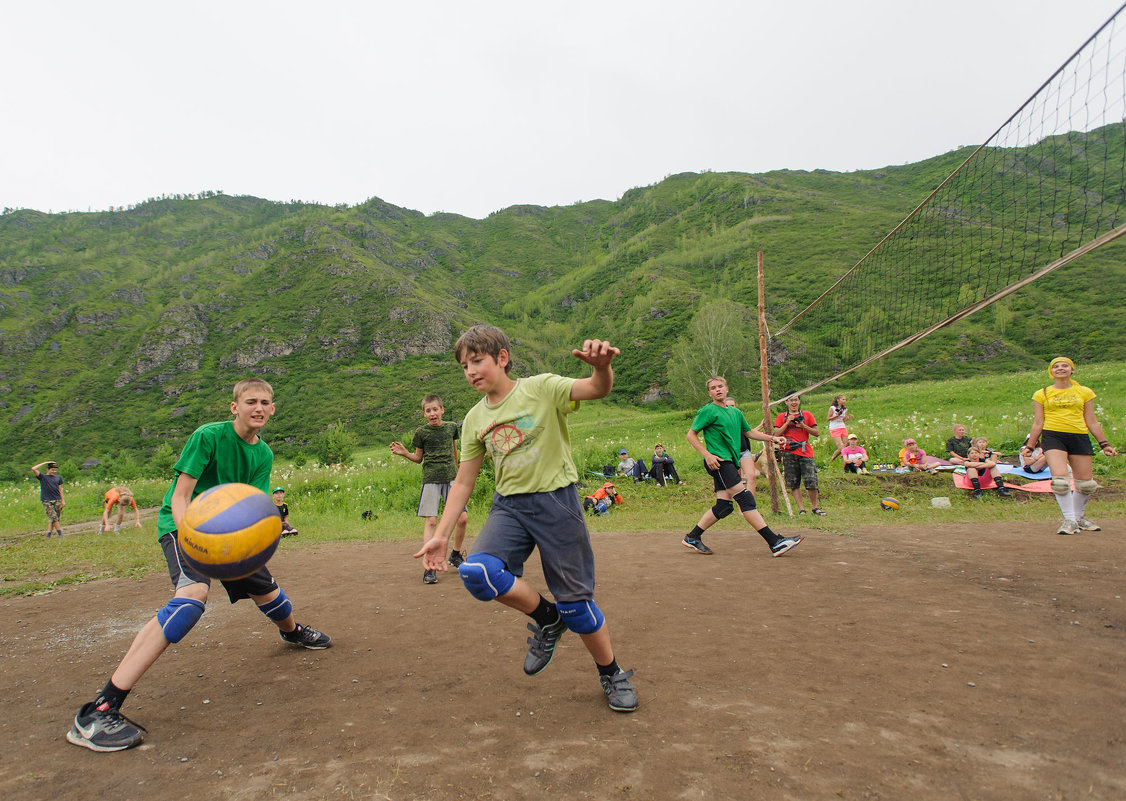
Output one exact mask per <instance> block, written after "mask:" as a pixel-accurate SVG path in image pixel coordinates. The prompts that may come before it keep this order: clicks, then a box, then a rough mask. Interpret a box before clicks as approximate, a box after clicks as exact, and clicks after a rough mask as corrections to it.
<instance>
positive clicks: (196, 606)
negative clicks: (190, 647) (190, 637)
mask: <svg viewBox="0 0 1126 801" xmlns="http://www.w3.org/2000/svg"><path fill="white" fill-rule="evenodd" d="M205 608H206V607H204V605H203V602H201V601H197V600H196V599H195V598H173V599H172V600H170V601H169V602H168V604H167V605H166V606H165V607H164V608H163V609H161V610H160V611H159V612H157V613H156V622H157V623H159V624H160V630H161V631H163V632H164V639H166V640H168V642H179V641H180V640H182V639H184V636H185V635H186V634H187V633H188V632H189V631H191V630H192V627H193V626H195V624H196V623H198V622H199V619H200V618H201V617H203V610H204V609H205Z"/></svg>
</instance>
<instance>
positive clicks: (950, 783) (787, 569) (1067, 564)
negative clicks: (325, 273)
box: [0, 521, 1126, 801]
mask: <svg viewBox="0 0 1126 801" xmlns="http://www.w3.org/2000/svg"><path fill="white" fill-rule="evenodd" d="M1103 523H1104V529H1105V530H1104V531H1103V532H1102V533H1097V534H1082V535H1077V536H1072V537H1059V536H1056V535H1055V534H1054V533H1052V527H1051V523H1050V522H1045V523H1044V524H1043V525H1028V524H1017V523H1013V524H1000V525H994V524H990V525H986V526H979V527H976V528H975V527H967V526H961V525H957V526H955V525H949V526H926V527H911V528H895V527H868V528H863V529H860V530H857V531H856V532H855V533H854V534H853V535H850V536H840V535H835V534H827V533H819V532H811V533H810V534H809V537H808V539H807V540H806V542H805V543H803V544H802V546H801V547H799V548H798V549H796V550H795V551H793V552H792V553H791V554H790V555H788V556H786V557H784V558H781V559H771V558H770V557H769V555H768V552H767V550H766V547H765V545H764V544H763V543H762V541H761V540H760V539H759V538H758V537H757V536H754V535H750V534H748V533H746V529H743V530H736V529H731V530H724V531H717V532H715V533H713V534H711V535H710V536H709V537H708V538H707V539H708V542H709V543H710V544H711V545H712V547H714V548H715V549H716V554H715V555H714V556H711V557H705V556H698V555H695V554H693V553H691V552H689V551H688V550H687V549H685V548H683V547H681V546H680V545H679V543H678V540H679V536H680V535H677V534H668V533H665V534H655V533H654V534H600V535H597V536H596V546H595V547H596V552H597V556H598V559H599V571H600V572H599V577H598V578H599V593H598V597H599V601H600V604H601V606H602V607H603V609H604V610H605V611H606V613H607V617H608V620H609V621H610V623H611V625H612V632H613V636H614V642H615V646H616V649H617V652H618V656H619V660H620V661H621V663H622V664H623V665H624V666H625V667H627V668H633V669H635V670H636V671H637V674H636V677H635V680H636V683H637V686H638V693H639V695H640V698H641V708H640V709H639V710H638V711H637V712H636V713H634V714H628V715H626V714H617V713H614V712H611V711H610V710H608V709H607V707H606V704H605V701H604V697H603V695H602V691H601V689H600V687H599V684H598V680H597V677H596V675H595V671H594V668H593V664H592V662H591V660H590V658H589V657H588V656H587V654H586V652H585V650H584V649H583V647H582V644H581V642H580V641H579V639H578V637H576V636H575V635H573V634H568V635H565V636H564V638H563V640H562V642H561V645H560V650H559V652H558V653H557V655H556V658H555V661H554V662H553V663H552V665H551V667H550V668H548V670H546V671H545V672H544V673H542V674H541V675H539V676H537V677H535V678H528V677H526V676H525V675H524V674H523V672H522V671H521V665H522V662H523V656H524V652H525V649H526V644H525V637H526V636H527V632H526V631H525V628H524V626H525V622H526V620H525V619H524V618H522V616H520V615H519V614H517V613H515V612H513V611H511V610H509V609H506V608H503V607H501V606H500V605H498V604H482V603H480V602H478V601H475V600H474V599H473V598H471V597H470V596H469V594H468V593H467V592H466V591H465V590H464V589H463V588H462V586H461V582H460V581H458V580H457V578H456V576H455V575H452V574H446V575H443V576H442V578H441V581H440V582H439V583H438V584H437V585H436V586H425V585H423V584H422V581H421V572H422V571H421V569H419V568H418V566H417V564H416V563H414V562H412V561H411V560H410V559H409V558H408V555H409V553H410V552H411V550H412V544H411V543H401V544H370V545H361V546H356V545H350V546H321V547H311V546H306V547H295V546H294V545H291V544H290V542H291V541H285V542H284V543H283V547H282V548H281V549H280V551H279V553H278V555H277V556H276V557H275V558H274V561H273V562H272V563H271V567H272V569H273V570H274V572H275V574H276V575H277V576H278V578H279V580H280V582H281V584H282V585H283V586H284V587H285V588H286V590H287V592H288V593H289V595H290V596H291V597H292V598H293V599H294V600H295V603H296V604H297V617H298V620H299V621H301V622H308V623H309V624H311V625H313V626H315V627H318V628H322V629H323V630H325V631H326V632H328V633H329V634H331V635H332V636H333V637H334V639H335V645H334V647H333V648H331V649H329V650H327V651H320V652H312V651H304V650H300V649H295V648H293V647H291V646H287V645H284V644H283V643H282V642H281V640H280V639H279V638H278V636H277V634H276V633H275V632H276V629H274V628H273V627H272V626H271V625H270V624H269V622H268V621H266V620H265V619H264V618H263V617H262V616H261V615H260V614H259V613H258V612H257V611H256V610H255V609H254V608H253V606H251V605H250V604H249V603H247V602H243V603H240V604H238V605H237V606H231V605H230V604H228V603H227V602H226V600H225V599H221V598H219V597H218V596H219V593H213V595H212V600H211V603H210V604H209V606H208V613H207V614H206V615H205V616H204V618H203V620H202V621H201V622H200V624H199V626H197V628H196V629H195V630H194V631H193V632H192V633H191V634H190V635H189V636H188V638H187V639H186V640H185V641H184V642H182V643H180V644H179V645H175V646H172V647H171V648H170V649H169V651H168V652H167V653H166V654H165V655H164V656H163V657H162V658H161V659H160V660H159V661H158V662H157V664H156V665H155V666H154V668H153V669H152V670H151V671H150V672H149V674H148V675H147V676H146V677H145V678H144V679H143V681H142V682H141V684H140V685H139V686H138V687H137V689H136V690H134V692H133V694H132V695H131V696H130V698H129V701H128V702H127V705H126V708H125V710H124V711H125V712H126V714H128V715H129V716H130V717H131V718H133V719H134V720H136V721H137V722H138V723H141V724H142V725H144V726H145V727H147V729H148V736H147V740H146V742H145V743H144V745H142V746H141V747H140V748H137V749H134V750H132V751H125V752H120V753H113V754H96V753H93V752H90V751H86V750H83V749H80V748H75V747H74V746H72V745H69V744H68V743H67V742H66V740H65V737H64V735H65V733H66V731H67V728H68V727H69V725H70V720H71V717H72V716H73V714H74V712H75V710H76V709H77V707H78V706H79V705H80V704H81V703H82V702H83V701H85V700H88V699H89V698H90V697H92V695H93V693H95V692H96V691H97V690H98V689H100V687H101V686H102V684H104V682H105V680H106V678H107V677H108V675H109V673H110V672H111V671H112V669H113V668H114V666H115V665H116V663H117V661H118V660H119V659H120V657H121V655H122V654H123V653H124V650H125V648H126V647H127V646H128V644H129V642H130V640H131V639H132V637H133V634H134V633H135V632H136V630H137V629H138V628H139V627H140V626H141V624H142V623H144V622H145V620H147V619H148V618H149V617H150V616H151V615H152V614H153V612H154V611H155V610H156V609H157V608H158V607H159V606H161V605H163V603H164V600H165V599H166V597H167V595H168V592H169V591H168V589H167V586H166V585H167V579H166V578H165V577H163V576H162V575H153V576H150V577H148V578H145V579H143V580H139V581H138V580H132V579H112V580H105V581H99V582H94V583H89V584H85V585H82V586H76V587H73V588H69V589H65V590H60V591H57V592H53V593H51V594H47V595H41V596H37V597H30V598H15V599H8V600H4V601H0V609H2V614H0V620H2V623H0V643H2V648H0V669H2V674H0V675H2V678H0V687H2V688H3V693H4V697H5V698H6V699H7V701H8V710H9V711H8V714H6V715H4V716H3V718H2V719H0V742H3V743H4V746H5V747H4V748H3V749H2V750H0V797H3V798H4V799H5V800H6V801H22V799H51V800H54V799H71V798H80V797H81V798H101V797H113V798H116V799H153V798H167V799H179V798H188V797H193V798H198V799H235V800H238V801H241V800H242V799H246V800H247V801H250V800H251V799H255V800H257V799H267V798H294V799H322V798H323V799H392V801H400V799H455V798H456V799H496V800H497V801H501V800H502V799H503V800H505V801H507V800H508V799H525V798H527V799H531V798H536V799H539V798H557V799H566V800H568V801H569V800H570V799H724V798H769V799H822V798H834V799H835V798H841V799H911V801H925V800H926V799H944V800H945V799H951V798H954V799H1014V798H1020V799H1025V798H1027V799H1078V798H1083V799H1108V800H1109V799H1122V798H1126V765H1124V759H1126V728H1124V726H1123V710H1124V709H1126V671H1124V670H1123V658H1124V657H1126V603H1124V601H1123V598H1122V596H1123V594H1124V590H1126V581H1124V579H1126V556H1124V553H1126V547H1124V546H1126V521H1109V522H1107V521H1103ZM154 547H155V546H154ZM538 569H539V568H538V563H535V564H531V565H529V572H528V575H529V577H530V578H531V579H532V581H533V583H534V584H535V585H536V586H537V587H542V586H543V584H542V577H541V576H540V575H539V572H538Z"/></svg>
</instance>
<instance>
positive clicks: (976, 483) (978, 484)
mask: <svg viewBox="0 0 1126 801" xmlns="http://www.w3.org/2000/svg"><path fill="white" fill-rule="evenodd" d="M970 483H971V484H973V485H974V489H975V490H978V491H980V490H981V479H980V478H971V479H970Z"/></svg>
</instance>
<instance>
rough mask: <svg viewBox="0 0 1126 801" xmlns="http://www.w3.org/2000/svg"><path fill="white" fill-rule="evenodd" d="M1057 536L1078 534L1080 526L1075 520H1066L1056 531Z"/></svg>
mask: <svg viewBox="0 0 1126 801" xmlns="http://www.w3.org/2000/svg"><path fill="white" fill-rule="evenodd" d="M1056 533H1057V534H1078V533H1079V524H1078V523H1077V522H1075V521H1074V520H1064V521H1063V522H1062V523H1060V525H1059V528H1057V529H1056Z"/></svg>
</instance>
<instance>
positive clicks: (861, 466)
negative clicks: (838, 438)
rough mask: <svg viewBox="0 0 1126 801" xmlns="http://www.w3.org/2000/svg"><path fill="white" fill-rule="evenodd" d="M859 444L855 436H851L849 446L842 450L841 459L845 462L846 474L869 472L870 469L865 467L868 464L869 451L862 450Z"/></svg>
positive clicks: (849, 436)
mask: <svg viewBox="0 0 1126 801" xmlns="http://www.w3.org/2000/svg"><path fill="white" fill-rule="evenodd" d="M858 442H859V440H858V438H857V436H856V435H855V434H849V435H848V444H847V445H845V446H844V447H843V448H841V458H842V459H843V460H844V469H845V472H846V473H867V472H868V468H867V467H865V465H866V464H867V463H868V451H866V450H864V449H863V448H861V447H860V445H859V444H858Z"/></svg>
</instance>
